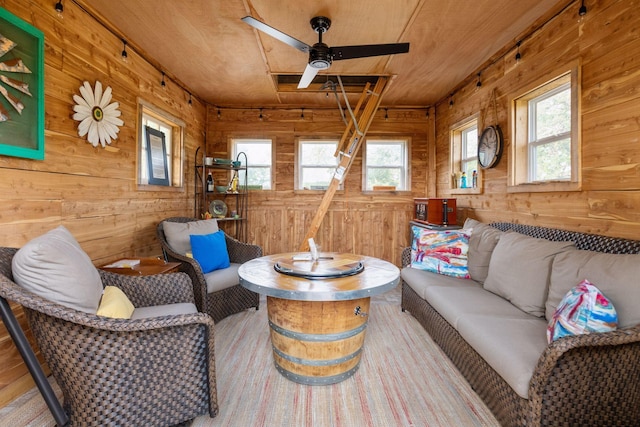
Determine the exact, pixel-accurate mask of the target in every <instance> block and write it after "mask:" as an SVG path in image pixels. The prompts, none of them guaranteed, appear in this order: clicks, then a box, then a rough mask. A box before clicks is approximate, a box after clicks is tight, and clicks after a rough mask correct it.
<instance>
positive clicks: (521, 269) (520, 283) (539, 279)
mask: <svg viewBox="0 0 640 427" xmlns="http://www.w3.org/2000/svg"><path fill="white" fill-rule="evenodd" d="M574 247H575V246H574V244H573V242H552V241H549V240H546V239H537V238H535V237H529V236H525V235H524V234H520V233H516V232H507V233H504V234H503V235H502V236H501V237H500V240H499V241H498V244H497V245H496V248H495V249H494V251H493V254H492V255H491V261H490V263H489V274H488V275H487V279H486V280H485V282H484V288H485V289H486V290H488V291H491V292H493V293H494V294H497V295H500V296H501V297H503V298H505V299H507V300H509V301H511V303H512V304H513V305H515V306H516V307H518V308H519V309H520V310H522V311H525V312H527V313H529V314H532V315H534V316H538V317H542V316H544V314H545V302H546V300H547V293H548V288H549V276H550V275H551V263H552V262H553V258H554V257H555V256H556V254H558V253H560V252H562V251H565V250H567V249H571V248H574ZM576 284H577V283H576Z"/></svg>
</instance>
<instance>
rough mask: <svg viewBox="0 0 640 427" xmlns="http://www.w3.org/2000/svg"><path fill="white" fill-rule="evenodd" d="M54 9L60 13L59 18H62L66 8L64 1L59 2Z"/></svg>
mask: <svg viewBox="0 0 640 427" xmlns="http://www.w3.org/2000/svg"><path fill="white" fill-rule="evenodd" d="M54 9H55V10H56V12H57V13H58V16H59V17H60V18H62V12H64V6H63V5H62V0H58V3H56V5H55V6H54Z"/></svg>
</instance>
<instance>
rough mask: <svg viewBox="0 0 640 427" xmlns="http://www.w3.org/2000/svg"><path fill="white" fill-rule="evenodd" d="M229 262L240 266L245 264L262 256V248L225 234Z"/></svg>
mask: <svg viewBox="0 0 640 427" xmlns="http://www.w3.org/2000/svg"><path fill="white" fill-rule="evenodd" d="M225 237H226V243H227V251H228V252H229V260H230V261H231V262H236V263H238V264H242V263H245V262H247V261H250V260H252V259H255V258H260V257H261V256H262V248H261V247H260V246H258V245H252V244H250V243H244V242H241V241H239V240H236V239H234V238H233V237H231V236H229V235H227V234H226V233H225Z"/></svg>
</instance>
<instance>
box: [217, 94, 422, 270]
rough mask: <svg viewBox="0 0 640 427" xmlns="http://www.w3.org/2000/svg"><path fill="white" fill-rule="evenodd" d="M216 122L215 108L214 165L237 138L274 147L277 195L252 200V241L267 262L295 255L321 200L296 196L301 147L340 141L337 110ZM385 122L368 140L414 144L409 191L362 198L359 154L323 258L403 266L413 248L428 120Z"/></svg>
mask: <svg viewBox="0 0 640 427" xmlns="http://www.w3.org/2000/svg"><path fill="white" fill-rule="evenodd" d="M382 104H383V105H384V99H383V102H382ZM217 114H218V107H214V106H210V107H209V114H208V117H209V120H208V121H207V147H208V149H207V152H208V153H212V156H213V157H226V156H228V153H229V150H230V148H229V147H230V141H231V139H232V138H267V139H272V140H273V141H274V147H275V148H274V149H275V159H276V160H275V166H274V170H275V188H274V189H273V190H270V191H251V192H250V197H249V239H248V240H249V241H250V242H254V243H256V244H259V245H261V246H262V248H263V251H264V253H265V254H274V253H281V252H291V251H296V250H298V247H299V246H300V244H301V243H302V241H303V239H304V237H305V234H306V232H307V230H308V228H309V226H310V224H311V221H312V220H313V218H314V215H315V213H316V211H317V209H318V207H319V205H320V201H321V200H322V197H323V194H324V193H323V192H322V191H299V190H295V189H294V174H295V170H294V168H295V161H294V160H295V153H296V149H295V145H296V141H297V140H298V139H299V138H305V137H313V138H319V137H326V138H334V139H338V140H339V139H340V137H341V136H342V133H343V132H344V129H345V124H344V123H343V122H342V119H341V117H340V113H339V111H338V108H337V106H336V108H335V109H326V110H323V109H320V110H314V109H312V108H305V110H304V118H301V117H300V116H301V114H300V110H299V109H293V110H287V109H268V108H265V109H264V110H263V119H262V120H259V114H260V110H259V109H255V108H254V109H237V108H229V109H225V108H222V109H221V114H220V117H219V118H218V116H217ZM384 115H385V112H384V111H379V112H378V113H377V114H376V117H375V118H374V121H373V123H372V124H371V127H370V128H369V132H368V133H367V136H369V137H406V138H408V139H409V140H410V141H411V175H412V187H411V188H412V191H410V192H409V191H407V192H366V193H365V192H362V151H361V152H360V154H359V155H358V156H357V158H356V160H355V161H354V163H353V165H352V167H351V169H350V171H349V173H348V175H347V177H346V179H345V181H344V190H339V191H338V192H337V193H336V195H335V196H334V199H333V202H332V204H331V205H330V207H329V210H328V212H327V215H326V217H325V219H324V220H323V222H322V224H321V227H320V230H319V231H318V234H317V237H316V239H315V240H316V242H317V243H318V244H319V245H321V247H322V250H328V251H336V252H351V253H358V254H362V255H369V256H375V257H378V258H382V259H385V260H388V261H390V262H393V263H395V264H396V265H400V254H401V251H402V248H404V247H405V246H406V245H407V244H408V235H409V221H410V219H411V218H412V215H413V197H424V196H425V195H426V191H427V188H426V184H427V182H426V179H427V160H428V158H427V135H428V132H427V129H428V126H429V118H427V116H426V111H425V110H424V109H422V110H419V109H404V110H399V109H398V110H393V109H389V111H388V116H389V117H388V118H387V119H386V120H385V118H384ZM432 125H433V124H431V126H432ZM249 161H251V160H250V159H249ZM227 179H228V178H227ZM225 225H227V224H225ZM225 225H223V227H224V226H225Z"/></svg>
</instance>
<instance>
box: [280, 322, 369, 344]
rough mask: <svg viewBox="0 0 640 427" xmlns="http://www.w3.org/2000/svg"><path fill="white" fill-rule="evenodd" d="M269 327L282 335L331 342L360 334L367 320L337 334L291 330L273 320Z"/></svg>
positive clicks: (300, 339) (302, 339)
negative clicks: (305, 332)
mask: <svg viewBox="0 0 640 427" xmlns="http://www.w3.org/2000/svg"><path fill="white" fill-rule="evenodd" d="M269 327H270V328H271V329H272V330H274V331H275V332H277V333H278V334H280V335H282V336H285V337H287V338H292V339H295V340H299V341H312V342H331V341H336V340H343V339H346V338H351V337H353V336H356V335H358V334H359V333H360V332H362V331H364V330H365V328H366V327H367V322H364V323H363V324H362V325H360V326H358V327H357V328H355V329H351V330H350V331H344V332H338V333H335V334H304V333H302V332H295V331H290V330H288V329H284V328H282V327H280V326H278V325H276V324H275V323H273V322H272V321H271V320H269Z"/></svg>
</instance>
